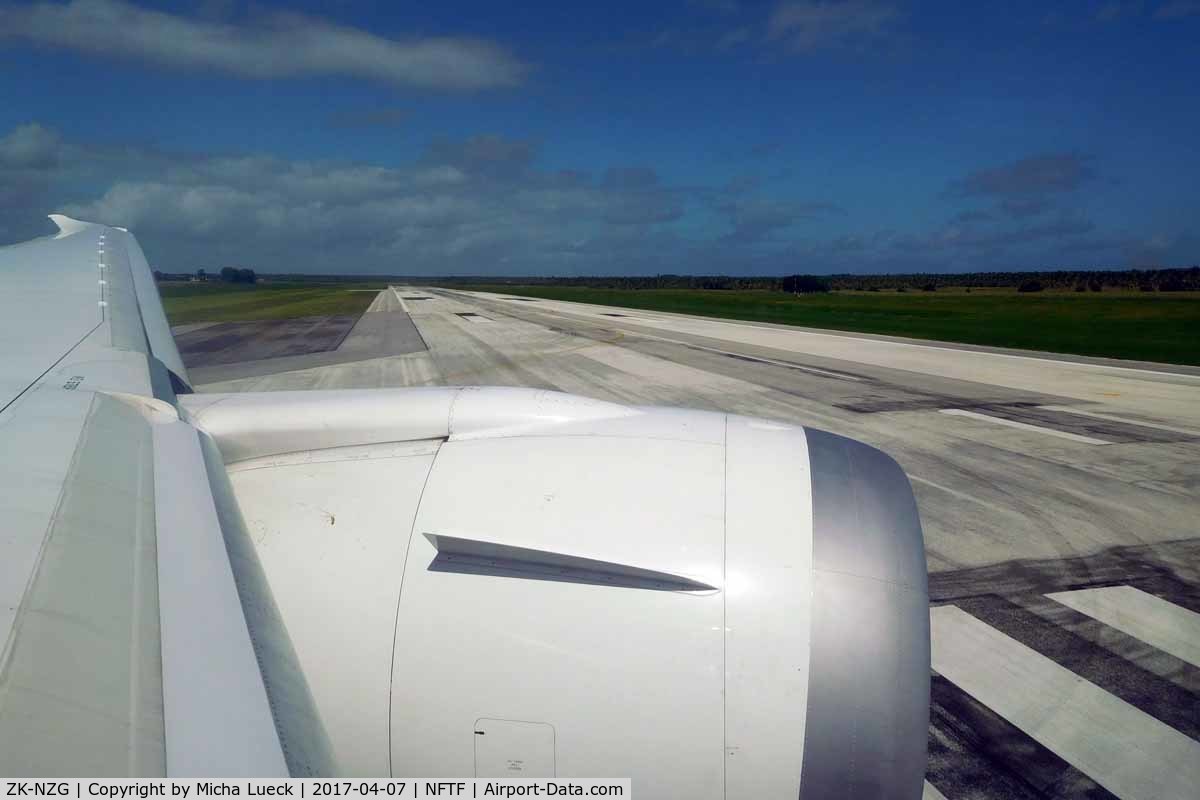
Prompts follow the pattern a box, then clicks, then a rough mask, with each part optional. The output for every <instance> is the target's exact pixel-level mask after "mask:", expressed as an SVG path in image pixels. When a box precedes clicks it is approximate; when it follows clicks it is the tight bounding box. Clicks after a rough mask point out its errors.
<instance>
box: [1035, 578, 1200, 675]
mask: <svg viewBox="0 0 1200 800" xmlns="http://www.w3.org/2000/svg"><path fill="white" fill-rule="evenodd" d="M1046 596H1047V597H1049V598H1050V599H1051V600H1054V601H1055V602H1058V603H1062V604H1063V605H1064V606H1067V607H1068V608H1073V609H1075V610H1076V611H1078V612H1079V613H1081V614H1086V615H1087V616H1089V617H1091V618H1092V619H1095V620H1099V621H1100V622H1103V623H1104V624H1105V625H1107V626H1108V627H1110V628H1116V629H1117V630H1119V631H1121V632H1122V633H1127V634H1129V635H1130V636H1132V637H1133V638H1135V639H1138V640H1139V641H1143V642H1145V643H1146V644H1148V645H1151V646H1153V647H1157V648H1158V649H1159V650H1162V651H1163V652H1164V653H1170V654H1171V655H1173V656H1175V657H1176V658H1178V659H1180V660H1182V661H1186V662H1188V663H1189V664H1192V665H1194V666H1198V667H1200V614H1197V613H1196V612H1194V611H1189V610H1188V609H1186V608H1183V607H1182V606H1178V605H1175V604H1174V603H1172V602H1169V601H1167V600H1163V599H1162V598H1161V597H1157V596H1155V595H1152V594H1150V593H1149V592H1143V591H1142V590H1141V589H1138V588H1137V587H1134V586H1105V587H1100V588H1096V589H1079V590H1076V591H1071V592H1055V593H1054V594H1048V595H1046Z"/></svg>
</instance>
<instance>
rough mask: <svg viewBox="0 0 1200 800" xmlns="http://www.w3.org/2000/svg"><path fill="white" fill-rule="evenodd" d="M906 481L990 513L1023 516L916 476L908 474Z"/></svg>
mask: <svg viewBox="0 0 1200 800" xmlns="http://www.w3.org/2000/svg"><path fill="white" fill-rule="evenodd" d="M908 479H909V480H910V481H914V482H916V483H923V484H925V485H926V486H931V487H933V488H934V489H937V490H938V491H940V492H945V493H946V494H948V495H953V496H954V497H957V498H959V499H960V500H966V501H967V502H969V503H975V504H976V505H979V506H983V507H984V508H990V509H991V510H992V511H999V512H1001V513H1005V514H1016V515H1018V516H1024V515H1023V514H1021V512H1019V511H1016V510H1014V509H1011V508H1005V507H1003V506H998V505H996V504H995V503H989V502H988V501H987V500H981V499H979V498H978V497H976V496H975V495H972V494H967V493H966V492H960V491H959V490H957V489H951V488H950V487H949V486H942V485H941V484H940V483H934V482H933V481H931V480H929V479H928V478H922V477H919V476H917V475H912V474H910V475H909V476H908Z"/></svg>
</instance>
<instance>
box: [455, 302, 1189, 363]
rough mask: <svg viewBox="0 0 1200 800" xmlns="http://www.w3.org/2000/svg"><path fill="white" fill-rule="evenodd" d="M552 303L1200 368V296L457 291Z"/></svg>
mask: <svg viewBox="0 0 1200 800" xmlns="http://www.w3.org/2000/svg"><path fill="white" fill-rule="evenodd" d="M454 288H456V289H469V290H474V291H486V292H497V293H501V294H515V295H521V296H524V297H539V298H545V299H549V300H573V301H576V302H581V303H594V304H597V305H606V306H618V307H623V308H639V309H647V310H651V311H673V312H677V313H682V314H696V315H700V316H707V317H723V318H726V319H740V320H751V321H756V322H776V323H783V324H787V325H800V326H804V327H810V328H827V329H831V330H841V331H852V332H856V333H878V334H887V335H892V336H908V337H912V338H915V339H933V340H938V341H945V342H961V343H966V344H978V345H989V346H992V347H1014V348H1020V349H1024V350H1041V351H1046V352H1052V353H1069V354H1073V355H1084V356H1102V357H1108V358H1124V359H1134V360H1139V361H1157V362H1162V363H1169V364H1196V365H1200V292H1170V293H1168V292H1134V291H1105V292H1102V293H1093V292H1086V293H1079V292H1039V293H1036V294H1032V293H1029V294H1020V293H1017V292H1016V290H1014V289H984V290H980V289H976V290H974V291H972V292H970V293H968V292H965V291H963V290H962V289H958V290H950V291H938V292H906V293H896V292H848V291H846V292H831V293H829V294H817V295H799V296H796V295H790V294H784V293H782V292H768V291H726V290H704V289H640V290H628V289H592V288H587V287H574V286H520V285H505V284H476V285H470V286H464V285H456V286H455V287H454Z"/></svg>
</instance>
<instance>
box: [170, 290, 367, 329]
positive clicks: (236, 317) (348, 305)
mask: <svg viewBox="0 0 1200 800" xmlns="http://www.w3.org/2000/svg"><path fill="white" fill-rule="evenodd" d="M385 286H386V284H383V283H380V284H378V285H372V284H366V283H359V284H314V283H283V282H281V283H259V284H256V285H253V286H246V285H241V284H236V283H235V284H228V283H217V282H212V283H161V284H159V286H158V293H159V294H160V295H161V296H162V301H163V309H164V310H165V311H166V312H167V319H168V320H169V321H170V323H171V324H172V325H183V324H186V323H189V322H240V321H247V320H261V319H291V318H294V317H310V316H318V315H325V314H361V313H362V312H363V311H364V310H366V308H367V306H369V305H370V304H371V301H372V300H374V299H375V292H374V291H363V290H364V289H374V290H376V291H377V290H379V289H383V288H385Z"/></svg>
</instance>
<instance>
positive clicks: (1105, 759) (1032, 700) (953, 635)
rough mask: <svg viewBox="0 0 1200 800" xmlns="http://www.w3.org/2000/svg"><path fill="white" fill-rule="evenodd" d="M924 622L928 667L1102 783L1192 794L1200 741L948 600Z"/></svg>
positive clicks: (1127, 794) (1134, 793)
mask: <svg viewBox="0 0 1200 800" xmlns="http://www.w3.org/2000/svg"><path fill="white" fill-rule="evenodd" d="M929 619H930V634H931V637H930V638H931V641H932V645H933V647H932V656H933V657H932V662H933V663H932V666H933V669H935V670H937V671H938V673H940V674H941V675H942V676H943V677H945V678H946V679H947V680H949V681H950V682H951V683H953V684H955V685H956V686H958V687H959V688H960V689H962V690H963V691H964V692H966V693H967V694H969V695H971V696H972V697H974V698H975V699H976V700H978V701H979V702H981V703H983V704H984V705H985V706H987V707H988V708H989V709H991V710H992V711H994V712H995V713H997V714H999V715H1000V716H1001V717H1003V718H1004V719H1006V720H1008V721H1009V722H1011V723H1012V724H1013V725H1015V726H1016V727H1018V728H1020V729H1021V730H1022V731H1023V732H1025V733H1026V734H1028V735H1029V736H1030V737H1031V738H1033V739H1034V740H1036V741H1037V742H1039V743H1040V744H1041V745H1042V746H1043V747H1045V748H1046V749H1048V750H1050V751H1051V752H1053V753H1055V754H1056V755H1058V756H1059V757H1060V758H1062V759H1063V760H1064V761H1066V762H1067V763H1068V764H1071V765H1072V766H1074V767H1075V768H1076V769H1078V770H1079V771H1080V772H1082V773H1084V774H1085V775H1087V776H1088V777H1090V778H1091V779H1092V780H1094V781H1096V782H1097V783H1099V784H1100V785H1101V786H1103V787H1104V788H1105V789H1108V790H1109V791H1110V792H1112V793H1113V794H1115V795H1117V796H1118V797H1122V798H1147V800H1149V798H1180V800H1190V799H1191V798H1194V797H1195V788H1196V786H1198V785H1200V742H1196V741H1193V740H1192V739H1190V738H1188V737H1187V736H1184V735H1183V734H1182V733H1180V732H1179V731H1177V730H1175V729H1174V728H1172V727H1171V726H1169V725H1167V724H1166V723H1164V722H1162V721H1160V720H1158V719H1156V718H1155V717H1152V716H1151V715H1149V714H1147V713H1146V712H1144V711H1142V710H1141V709H1139V708H1137V707H1136V706H1133V705H1131V704H1129V703H1127V702H1125V701H1124V700H1121V699H1120V698H1118V697H1116V696H1115V695H1112V694H1109V693H1108V692H1106V691H1104V690H1103V689H1101V688H1100V687H1099V686H1096V685H1095V684H1094V683H1091V682H1090V681H1087V680H1084V679H1083V678H1081V677H1079V676H1078V675H1076V674H1075V673H1074V672H1071V671H1070V670H1068V669H1066V668H1065V667H1062V666H1060V665H1059V664H1057V663H1055V662H1054V661H1053V660H1051V659H1049V658H1047V657H1046V656H1044V655H1042V654H1041V653H1039V652H1037V651H1036V650H1033V649H1032V648H1029V647H1026V646H1025V645H1024V644H1021V643H1020V642H1018V641H1017V640H1015V639H1013V638H1012V637H1010V636H1008V635H1006V634H1004V633H1001V632H1000V631H998V630H996V629H995V628H993V627H991V626H990V625H988V624H987V623H985V622H983V621H982V620H980V619H978V618H976V617H973V616H971V615H970V614H968V613H967V612H965V611H963V610H962V609H960V608H958V607H957V606H953V605H947V606H938V607H936V608H932V609H930V611H929Z"/></svg>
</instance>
